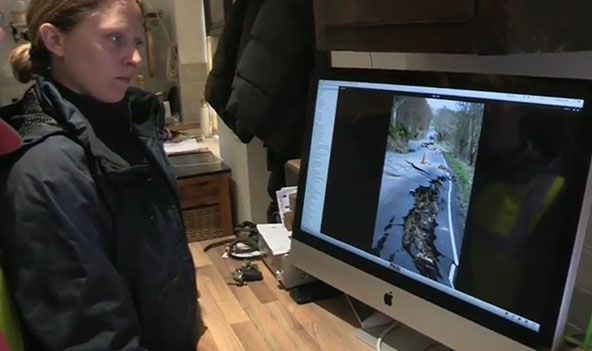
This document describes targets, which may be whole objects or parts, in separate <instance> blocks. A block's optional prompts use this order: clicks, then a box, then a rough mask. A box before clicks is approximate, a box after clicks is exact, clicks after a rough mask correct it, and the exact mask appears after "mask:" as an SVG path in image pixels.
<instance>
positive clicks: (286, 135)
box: [205, 0, 315, 158]
mask: <svg viewBox="0 0 592 351" xmlns="http://www.w3.org/2000/svg"><path fill="white" fill-rule="evenodd" d="M314 47H315V44H314V22H313V17H312V1H311V0H237V1H236V2H235V4H234V6H233V10H232V12H231V15H230V18H229V20H228V22H227V23H226V25H225V28H224V30H223V33H222V37H221V38H220V41H219V43H218V47H217V50H216V53H215V55H214V61H213V68H212V71H211V72H210V74H209V76H208V80H207V84H206V91H205V97H206V100H207V101H208V102H209V103H210V105H211V106H212V107H213V108H214V109H215V110H216V112H217V113H218V114H219V115H220V117H221V118H222V120H223V121H224V123H226V125H228V126H229V127H230V128H231V129H232V130H233V131H234V132H235V134H236V135H237V136H238V137H239V138H240V139H241V140H242V141H243V142H245V143H247V142H249V141H250V140H251V139H252V138H253V136H256V137H258V138H259V139H261V140H262V141H263V142H264V144H265V145H266V146H267V147H268V148H270V149H271V150H272V151H273V152H275V153H277V154H278V155H280V156H282V157H284V158H293V157H298V156H299V154H300V146H301V143H302V134H303V129H304V119H305V114H306V100H307V94H308V84H309V79H310V75H311V73H312V69H313V61H314V60H313V59H314V56H313V55H314Z"/></svg>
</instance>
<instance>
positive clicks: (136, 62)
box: [129, 48, 142, 67]
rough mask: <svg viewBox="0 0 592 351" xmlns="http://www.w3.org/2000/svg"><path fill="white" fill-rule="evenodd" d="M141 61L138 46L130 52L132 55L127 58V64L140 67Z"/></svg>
mask: <svg viewBox="0 0 592 351" xmlns="http://www.w3.org/2000/svg"><path fill="white" fill-rule="evenodd" d="M141 63H142V55H140V50H139V49H138V48H136V49H134V52H133V53H132V56H131V58H130V59H129V64H131V65H133V66H135V67H140V64H141Z"/></svg>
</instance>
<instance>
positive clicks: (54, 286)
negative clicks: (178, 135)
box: [0, 78, 203, 350]
mask: <svg viewBox="0 0 592 351" xmlns="http://www.w3.org/2000/svg"><path fill="white" fill-rule="evenodd" d="M127 99H128V101H129V107H130V111H131V116H132V134H133V135H134V137H136V138H138V139H139V140H140V142H141V145H142V148H143V150H144V153H145V155H146V158H147V160H148V164H145V165H136V166H132V167H130V166H129V164H128V163H127V162H126V161H124V160H123V159H122V158H121V157H119V156H118V155H117V154H115V153H113V152H111V150H109V149H108V148H107V147H106V146H105V144H103V143H102V142H101V141H100V140H99V139H98V138H97V137H96V136H95V134H94V132H93V129H92V127H91V126H90V125H89V123H88V121H87V120H86V119H85V118H84V117H83V116H82V115H81V113H80V112H79V110H78V109H76V108H75V107H74V106H73V105H72V104H70V103H69V102H68V101H67V100H65V99H63V98H62V97H61V96H60V94H59V92H58V90H57V89H56V87H55V86H54V85H53V84H52V83H51V82H49V81H47V80H45V79H43V78H39V79H38V81H37V83H36V85H34V86H33V87H32V88H31V89H30V90H29V91H28V92H27V93H26V94H25V96H24V97H23V99H22V100H21V101H20V102H18V103H16V104H14V105H11V106H7V107H4V108H2V109H0V116H2V118H4V119H5V120H7V121H8V122H9V123H10V124H11V125H12V126H13V127H14V128H15V129H16V130H17V131H18V132H19V133H20V134H21V136H22V138H23V148H22V149H21V150H20V151H19V152H17V153H15V154H13V155H10V156H8V157H4V158H0V249H1V251H2V261H1V263H2V267H3V269H4V270H5V273H6V276H7V280H8V283H9V286H10V288H11V291H13V297H14V299H15V303H16V306H17V309H18V311H19V314H20V318H21V320H22V327H23V331H24V334H25V339H26V340H25V342H26V345H27V348H28V349H31V350H64V349H68V350H70V349H72V350H74V349H76V350H107V349H109V350H145V349H148V350H195V347H196V343H197V338H198V335H201V333H202V332H203V325H202V323H201V319H200V316H199V311H198V305H197V291H196V285H195V270H194V266H193V261H192V258H191V255H190V252H189V249H188V246H187V241H186V237H185V235H184V228H183V223H182V219H181V216H180V207H179V203H178V196H177V193H176V191H177V190H176V183H175V178H174V176H173V174H172V172H171V170H170V169H169V167H168V163H167V160H166V156H165V154H164V152H163V149H162V144H161V140H160V136H159V135H160V134H159V131H161V130H162V127H163V111H162V107H161V104H160V103H159V101H158V100H157V99H156V97H154V96H153V95H151V94H148V93H145V92H141V91H139V90H133V89H130V90H129V91H128V95H127ZM130 137H131V136H130Z"/></svg>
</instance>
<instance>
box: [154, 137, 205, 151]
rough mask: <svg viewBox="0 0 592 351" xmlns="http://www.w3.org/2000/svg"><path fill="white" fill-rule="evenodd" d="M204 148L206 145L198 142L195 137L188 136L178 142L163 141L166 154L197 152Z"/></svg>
mask: <svg viewBox="0 0 592 351" xmlns="http://www.w3.org/2000/svg"><path fill="white" fill-rule="evenodd" d="M204 149H207V145H206V144H205V143H201V142H198V141H197V140H196V139H195V138H190V139H186V140H183V141H179V142H170V141H167V142H165V143H164V151H165V152H166V154H167V155H174V154H183V153H190V152H199V151H203V150H204Z"/></svg>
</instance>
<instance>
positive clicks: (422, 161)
mask: <svg viewBox="0 0 592 351" xmlns="http://www.w3.org/2000/svg"><path fill="white" fill-rule="evenodd" d="M426 163H428V162H427V161H426V156H425V152H424V153H423V157H422V158H421V164H422V165H425V164H426Z"/></svg>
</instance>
